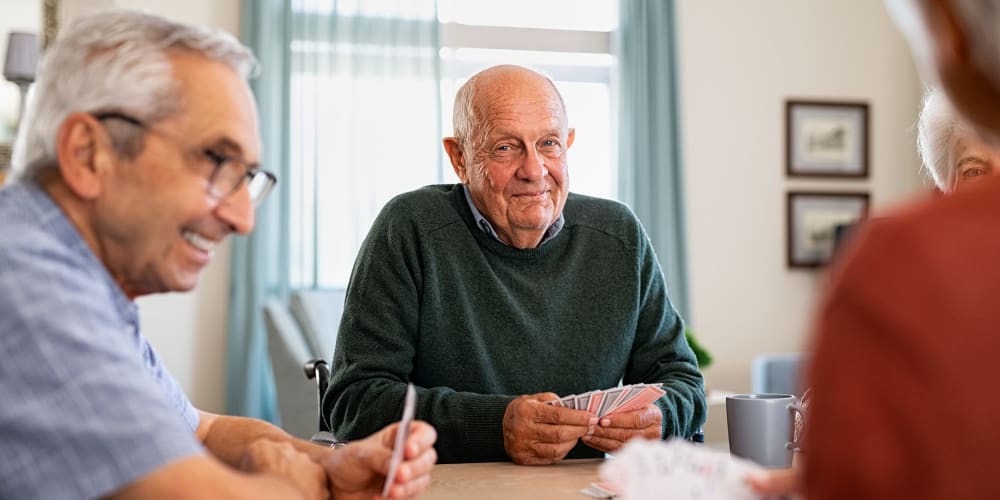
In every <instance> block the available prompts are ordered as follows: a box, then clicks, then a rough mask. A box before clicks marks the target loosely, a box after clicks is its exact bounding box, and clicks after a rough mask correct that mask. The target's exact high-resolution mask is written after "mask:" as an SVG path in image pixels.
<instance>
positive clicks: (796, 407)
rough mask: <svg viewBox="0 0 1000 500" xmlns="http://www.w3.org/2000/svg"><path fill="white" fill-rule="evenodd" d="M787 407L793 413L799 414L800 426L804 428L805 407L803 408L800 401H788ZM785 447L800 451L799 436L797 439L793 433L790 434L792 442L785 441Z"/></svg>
mask: <svg viewBox="0 0 1000 500" xmlns="http://www.w3.org/2000/svg"><path fill="white" fill-rule="evenodd" d="M788 409H789V410H791V411H793V412H795V413H798V414H799V415H801V416H802V428H805V426H806V409H805V407H803V406H802V403H801V402H799V403H789V404H788ZM803 434H805V433H803ZM785 448H786V449H789V450H792V451H802V442H801V436H799V440H795V436H794V435H793V436H792V442H790V443H785Z"/></svg>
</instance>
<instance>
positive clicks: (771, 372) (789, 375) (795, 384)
mask: <svg viewBox="0 0 1000 500" xmlns="http://www.w3.org/2000/svg"><path fill="white" fill-rule="evenodd" d="M802 364H803V363H802V354H801V353H797V352H795V353H782V354H761V355H758V356H756V357H755V358H754V359H753V369H752V372H751V375H750V380H751V383H752V387H753V389H752V390H753V392H755V393H774V394H794V395H796V396H802V388H801V386H800V385H799V383H800V382H799V371H800V368H801V366H802Z"/></svg>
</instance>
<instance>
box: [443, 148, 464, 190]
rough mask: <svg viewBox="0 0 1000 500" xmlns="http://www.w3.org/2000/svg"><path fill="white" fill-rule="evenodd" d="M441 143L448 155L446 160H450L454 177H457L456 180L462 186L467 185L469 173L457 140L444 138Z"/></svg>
mask: <svg viewBox="0 0 1000 500" xmlns="http://www.w3.org/2000/svg"><path fill="white" fill-rule="evenodd" d="M442 142H443V143H444V150H445V151H446V152H447V153H448V159H449V160H451V168H453V169H455V175H457V176H458V180H460V181H462V183H463V184H468V183H469V171H468V169H467V168H466V165H465V156H463V155H462V148H461V147H460V146H459V145H458V139H457V138H455V137H445V138H444V140H443V141H442Z"/></svg>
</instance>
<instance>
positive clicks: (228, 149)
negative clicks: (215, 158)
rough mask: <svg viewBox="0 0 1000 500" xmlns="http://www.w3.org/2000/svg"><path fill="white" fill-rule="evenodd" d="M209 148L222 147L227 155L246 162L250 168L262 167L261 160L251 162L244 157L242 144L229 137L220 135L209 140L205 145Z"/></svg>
mask: <svg viewBox="0 0 1000 500" xmlns="http://www.w3.org/2000/svg"><path fill="white" fill-rule="evenodd" d="M205 147H206V148H208V149H221V150H223V153H224V154H226V155H227V156H233V157H234V158H236V159H238V160H240V161H241V162H243V163H245V164H246V165H247V166H248V167H250V168H258V167H260V162H249V161H247V160H246V158H244V157H243V147H242V146H240V144H239V143H238V142H236V141H234V140H232V139H230V138H229V137H220V138H219V139H216V140H215V141H212V142H209V143H208V145H206V146H205Z"/></svg>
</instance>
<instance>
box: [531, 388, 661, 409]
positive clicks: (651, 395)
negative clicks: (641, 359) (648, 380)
mask: <svg viewBox="0 0 1000 500" xmlns="http://www.w3.org/2000/svg"><path fill="white" fill-rule="evenodd" d="M662 385H663V384H633V385H623V386H621V387H614V388H612V389H606V390H601V391H590V392H586V393H583V394H570V395H569V396H563V397H562V398H560V399H557V400H552V401H548V404H550V405H556V406H565V407H567V408H572V409H574V410H585V411H588V412H590V413H593V414H594V415H597V416H598V417H604V416H607V415H614V414H615V413H624V412H627V411H633V410H638V409H640V408H644V407H645V406H646V405H648V404H650V403H652V402H653V401H656V400H657V399H659V398H660V396H662V395H664V394H666V392H664V391H663V389H661V388H660V387H661V386H662Z"/></svg>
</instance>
